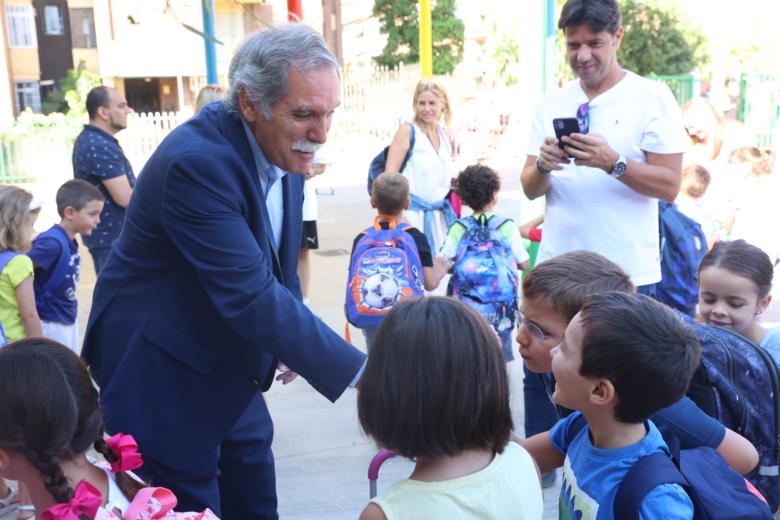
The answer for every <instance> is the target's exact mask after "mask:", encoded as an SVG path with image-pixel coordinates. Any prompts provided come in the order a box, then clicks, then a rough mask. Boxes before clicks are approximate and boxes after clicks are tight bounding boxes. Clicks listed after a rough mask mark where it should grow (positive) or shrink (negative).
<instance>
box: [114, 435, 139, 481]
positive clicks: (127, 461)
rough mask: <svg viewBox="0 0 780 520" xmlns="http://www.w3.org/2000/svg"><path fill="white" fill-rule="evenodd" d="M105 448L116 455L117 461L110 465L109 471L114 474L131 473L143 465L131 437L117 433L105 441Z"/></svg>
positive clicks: (136, 445)
mask: <svg viewBox="0 0 780 520" xmlns="http://www.w3.org/2000/svg"><path fill="white" fill-rule="evenodd" d="M106 446H108V447H109V448H111V451H113V452H114V453H116V455H117V460H115V461H114V462H112V463H111V471H113V472H114V473H119V472H120V471H131V470H134V469H136V468H140V467H141V466H143V465H144V461H143V459H142V458H141V454H140V453H138V444H136V442H135V439H134V438H133V436H132V435H125V434H123V433H117V434H116V435H113V436H111V437H109V438H108V440H106Z"/></svg>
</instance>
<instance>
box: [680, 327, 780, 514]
mask: <svg viewBox="0 0 780 520" xmlns="http://www.w3.org/2000/svg"><path fill="white" fill-rule="evenodd" d="M684 319H685V320H686V322H687V323H688V324H689V325H690V326H691V327H692V328H693V330H694V332H695V333H696V336H697V337H698V339H699V343H700V344H701V364H700V366H699V368H698V369H697V370H696V372H695V374H694V376H693V381H692V382H691V386H690V389H689V390H688V397H690V398H691V399H692V400H693V401H694V402H695V403H696V404H697V405H698V406H699V408H701V409H702V411H704V412H705V413H706V414H708V415H710V416H712V417H714V418H715V419H717V420H718V421H719V422H720V423H722V424H724V425H725V426H726V427H728V428H730V429H732V430H734V431H735V432H737V433H739V434H740V435H742V436H743V437H745V438H746V439H748V440H749V441H750V442H751V443H753V445H754V446H755V447H756V450H758V466H757V467H756V468H755V469H754V470H753V471H751V472H750V473H748V474H747V475H746V477H747V479H748V480H749V481H750V482H752V483H753V485H755V486H756V488H758V490H759V491H760V492H761V494H763V495H764V497H765V498H766V499H767V502H769V506H770V508H771V509H772V511H775V510H776V509H777V507H778V505H780V476H778V467H779V465H780V451H779V450H780V371H779V370H778V367H777V365H776V364H775V363H774V361H773V360H772V358H771V356H770V355H769V353H768V352H766V351H765V350H764V349H763V348H761V347H760V346H758V345H756V344H755V343H753V342H751V341H750V340H748V339H747V338H745V337H743V336H741V335H740V334H738V333H736V332H734V331H732V330H728V329H723V328H720V327H714V326H711V325H702V324H700V323H696V322H695V321H694V320H693V319H692V318H690V317H688V316H684Z"/></svg>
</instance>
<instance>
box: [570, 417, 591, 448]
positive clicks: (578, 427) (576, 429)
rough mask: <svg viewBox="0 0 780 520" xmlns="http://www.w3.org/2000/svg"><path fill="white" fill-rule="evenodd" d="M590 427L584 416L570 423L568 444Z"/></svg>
mask: <svg viewBox="0 0 780 520" xmlns="http://www.w3.org/2000/svg"><path fill="white" fill-rule="evenodd" d="M587 425H588V421H586V420H585V416H584V415H580V416H579V417H577V418H576V419H573V420H572V421H571V422H570V423H569V431H567V432H566V444H571V442H572V441H573V440H574V437H576V436H577V434H578V433H580V432H581V431H582V429H583V428H585V427H586V426H587Z"/></svg>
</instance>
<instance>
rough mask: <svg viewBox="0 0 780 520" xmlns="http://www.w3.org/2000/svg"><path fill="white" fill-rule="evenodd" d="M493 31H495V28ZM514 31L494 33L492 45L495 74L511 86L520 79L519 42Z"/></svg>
mask: <svg viewBox="0 0 780 520" xmlns="http://www.w3.org/2000/svg"><path fill="white" fill-rule="evenodd" d="M493 32H494V33H495V32H497V31H496V30H495V29H494V31H493ZM515 32H516V31H504V32H501V33H499V34H497V35H496V43H495V44H494V46H493V61H494V62H495V64H496V75H497V76H498V77H499V78H500V79H501V81H503V82H504V85H506V86H508V87H509V86H512V85H515V84H517V83H518V82H519V81H520V73H519V63H520V44H519V43H518V42H517V38H516V37H515Z"/></svg>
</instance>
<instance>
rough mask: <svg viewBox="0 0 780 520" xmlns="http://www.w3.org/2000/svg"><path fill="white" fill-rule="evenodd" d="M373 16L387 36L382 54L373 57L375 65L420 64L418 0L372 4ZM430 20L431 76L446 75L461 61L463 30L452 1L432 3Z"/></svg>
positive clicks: (394, 0) (387, 0)
mask: <svg viewBox="0 0 780 520" xmlns="http://www.w3.org/2000/svg"><path fill="white" fill-rule="evenodd" d="M374 16H376V17H377V18H378V19H379V24H380V27H381V31H382V33H383V34H386V35H387V44H386V45H385V48H384V49H383V50H382V54H380V55H379V56H376V57H374V60H375V61H376V63H377V64H379V65H383V66H387V67H397V66H398V64H399V63H414V62H416V61H419V60H420V17H419V13H418V10H417V0H374ZM431 18H432V30H433V73H434V74H449V73H451V72H452V71H453V70H455V67H456V66H457V64H458V63H460V61H461V60H462V59H463V33H464V26H463V21H461V20H460V19H458V18H457V17H456V16H455V0H434V2H433V8H432V10H431Z"/></svg>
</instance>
